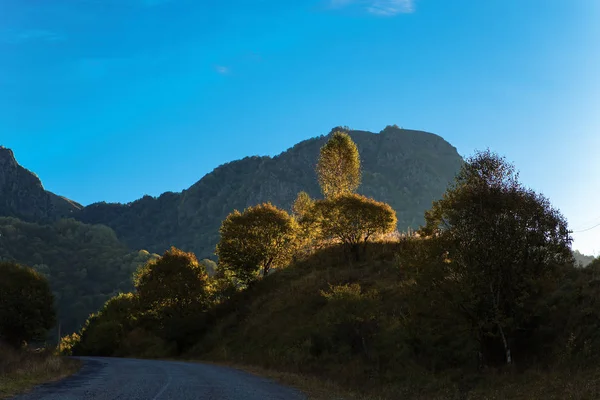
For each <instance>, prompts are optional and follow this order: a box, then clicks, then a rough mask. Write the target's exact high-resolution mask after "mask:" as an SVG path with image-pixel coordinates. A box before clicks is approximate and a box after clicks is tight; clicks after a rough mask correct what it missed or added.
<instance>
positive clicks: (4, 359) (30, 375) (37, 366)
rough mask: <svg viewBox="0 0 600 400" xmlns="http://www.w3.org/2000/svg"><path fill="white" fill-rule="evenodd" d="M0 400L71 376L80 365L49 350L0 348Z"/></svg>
mask: <svg viewBox="0 0 600 400" xmlns="http://www.w3.org/2000/svg"><path fill="white" fill-rule="evenodd" d="M0 353H1V355H2V356H1V357H0V398H8V397H11V396H14V395H16V394H18V393H22V392H25V391H27V390H29V389H31V388H33V387H35V386H37V385H39V384H42V383H46V382H51V381H56V380H59V379H62V378H65V377H67V376H69V375H72V374H74V373H75V372H77V371H78V370H79V367H80V363H79V362H78V361H76V360H71V359H67V358H64V357H58V356H55V355H53V354H52V353H51V352H49V351H45V352H39V353H34V352H28V351H20V352H18V351H15V350H13V349H11V348H8V347H3V346H2V345H0Z"/></svg>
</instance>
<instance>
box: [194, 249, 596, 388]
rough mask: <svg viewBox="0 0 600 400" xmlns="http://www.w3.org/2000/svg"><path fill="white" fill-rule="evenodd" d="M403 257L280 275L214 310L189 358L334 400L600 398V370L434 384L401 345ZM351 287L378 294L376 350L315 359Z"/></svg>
mask: <svg viewBox="0 0 600 400" xmlns="http://www.w3.org/2000/svg"><path fill="white" fill-rule="evenodd" d="M400 251H402V248H401V245H399V244H396V243H389V244H375V245H372V246H371V247H370V249H369V256H368V259H369V260H370V261H368V262H358V263H356V262H354V263H353V262H349V261H344V260H345V259H344V257H343V256H342V255H341V253H340V251H339V249H330V250H326V251H324V252H321V253H320V254H318V255H316V256H314V257H312V258H311V259H309V260H306V261H303V262H299V263H296V264H295V265H293V266H291V267H289V268H287V269H285V270H281V271H278V272H277V273H275V274H272V275H271V276H269V277H268V278H267V279H265V280H264V281H262V282H260V283H258V284H257V285H256V286H255V287H253V288H250V289H248V290H247V291H245V292H243V293H240V294H239V295H238V296H237V297H236V298H234V299H233V300H232V301H230V302H228V303H227V304H224V305H222V306H221V307H220V308H218V309H217V310H215V311H214V314H213V316H212V317H213V320H212V321H211V329H210V330H209V331H208V333H207V334H206V335H205V336H204V337H203V338H202V340H201V341H200V342H199V343H198V344H197V345H196V347H195V348H193V349H192V350H191V351H190V352H189V353H188V354H187V357H189V358H202V359H205V360H206V359H208V360H213V361H217V362H224V363H228V364H230V365H245V366H246V367H242V368H245V369H248V370H250V371H251V372H256V373H259V374H262V375H265V376H268V377H271V378H274V379H277V380H280V381H281V382H283V383H287V384H291V385H295V386H297V387H299V388H300V389H303V390H304V391H305V392H307V393H311V398H314V399H323V398H328V396H329V398H331V396H332V395H334V392H335V393H337V395H335V398H346V399H350V398H365V399H367V398H368V399H385V398H389V399H394V398H403V399H505V398H512V399H537V398H544V399H563V398H570V399H587V398H599V397H600V368H599V369H589V370H584V371H581V370H579V371H565V370H561V371H558V370H555V371H536V370H530V371H517V370H504V371H500V372H498V371H496V372H494V371H492V372H490V371H488V372H487V373H485V374H478V373H477V372H475V371H474V370H468V369H466V368H465V369H462V370H456V371H446V372H444V373H442V374H435V375H434V374H431V373H429V372H427V371H426V370H425V369H424V368H422V367H420V366H418V365H417V364H416V363H414V362H413V361H412V360H411V359H410V356H409V355H408V354H409V353H408V352H407V351H406V348H405V345H403V344H402V339H401V338H402V335H403V333H402V330H403V328H402V326H401V323H400V322H398V321H399V320H400V319H401V316H402V310H403V305H404V304H405V303H406V296H405V294H404V293H405V292H404V291H403V289H402V287H403V283H405V282H407V281H408V280H409V279H410V276H409V275H410V272H409V271H401V270H400V269H399V268H398V267H397V265H398V261H397V254H398V252H400ZM347 283H359V284H360V285H361V287H362V289H363V292H368V291H369V290H373V289H376V290H377V291H378V292H379V297H378V300H377V306H376V307H377V311H376V313H377V314H378V315H379V316H380V317H378V318H379V319H378V321H379V322H378V327H377V331H376V332H377V333H376V334H375V336H374V339H372V340H371V341H370V343H369V349H368V350H369V351H368V352H366V353H367V354H364V353H361V352H360V351H358V352H357V351H356V349H354V350H353V349H352V346H350V345H348V344H344V343H343V342H342V343H341V344H340V343H337V344H336V345H335V346H334V348H331V347H329V348H328V350H327V351H323V352H315V348H316V347H318V346H315V344H316V343H317V344H318V342H319V341H320V340H322V338H326V337H328V335H329V338H330V339H331V337H332V331H331V330H328V329H329V328H328V327H327V326H328V323H327V319H328V318H330V317H331V315H332V314H331V313H330V312H328V311H331V310H330V307H331V305H329V304H328V303H327V300H326V299H325V298H324V297H323V296H322V295H321V291H323V290H328V288H329V285H330V284H332V285H343V284H347ZM333 335H335V333H333ZM319 338H321V339H319ZM334 342H335V340H334ZM344 346H345V347H344ZM248 366H250V367H248ZM274 371H277V372H274ZM319 382H321V383H324V385H320V384H319ZM340 387H343V388H344V389H348V391H347V392H345V390H343V389H339V388H340ZM342 392H345V394H344V395H342V394H341V393H342ZM350 392H352V393H354V395H352V394H350ZM356 393H361V395H360V396H358V395H356ZM363 396H364V397H363Z"/></svg>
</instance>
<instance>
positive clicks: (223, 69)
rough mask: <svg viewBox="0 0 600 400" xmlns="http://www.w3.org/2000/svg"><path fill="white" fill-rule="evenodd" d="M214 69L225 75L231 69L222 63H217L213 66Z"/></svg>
mask: <svg viewBox="0 0 600 400" xmlns="http://www.w3.org/2000/svg"><path fill="white" fill-rule="evenodd" d="M215 71H217V72H218V73H219V74H221V75H227V74H228V73H229V72H231V69H230V68H229V67H226V66H224V65H217V66H215Z"/></svg>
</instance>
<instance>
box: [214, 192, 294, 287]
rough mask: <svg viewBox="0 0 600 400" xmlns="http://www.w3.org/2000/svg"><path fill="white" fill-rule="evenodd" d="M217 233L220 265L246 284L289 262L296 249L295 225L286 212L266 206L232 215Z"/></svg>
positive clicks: (272, 206) (251, 208)
mask: <svg viewBox="0 0 600 400" xmlns="http://www.w3.org/2000/svg"><path fill="white" fill-rule="evenodd" d="M220 233H221V240H220V241H219V244H218V245H217V251H216V253H217V256H218V257H219V265H220V266H222V267H223V268H225V269H228V270H230V271H232V272H233V273H234V274H235V276H236V278H237V279H239V280H240V281H242V282H244V283H246V284H248V283H251V282H252V281H254V280H256V279H257V278H258V277H259V276H260V275H262V276H263V277H264V276H266V275H267V274H268V273H269V272H270V271H271V270H272V269H273V268H277V267H281V266H284V265H285V264H286V263H288V262H289V261H290V259H291V258H292V256H293V254H294V252H295V250H296V247H297V241H296V236H297V233H298V225H297V223H296V221H295V220H294V218H292V217H291V216H290V215H289V214H288V213H287V212H285V211H284V210H281V209H279V208H277V207H275V206H274V205H272V204H270V203H265V204H261V205H258V206H255V207H250V208H247V209H246V210H244V212H242V213H240V212H239V211H237V210H236V211H234V212H232V213H231V214H229V216H227V218H226V219H225V220H224V221H223V224H222V225H221V230H220Z"/></svg>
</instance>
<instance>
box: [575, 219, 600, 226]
mask: <svg viewBox="0 0 600 400" xmlns="http://www.w3.org/2000/svg"><path fill="white" fill-rule="evenodd" d="M598 221H600V216H599V217H596V218H594V219H591V220H589V221H588V222H586V223H585V224H577V226H578V227H579V226H580V227H584V226H586V225H588V224H594V223H596V222H598ZM596 226H598V225H596ZM596 226H594V227H592V228H590V229H593V228H595V227H596Z"/></svg>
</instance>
